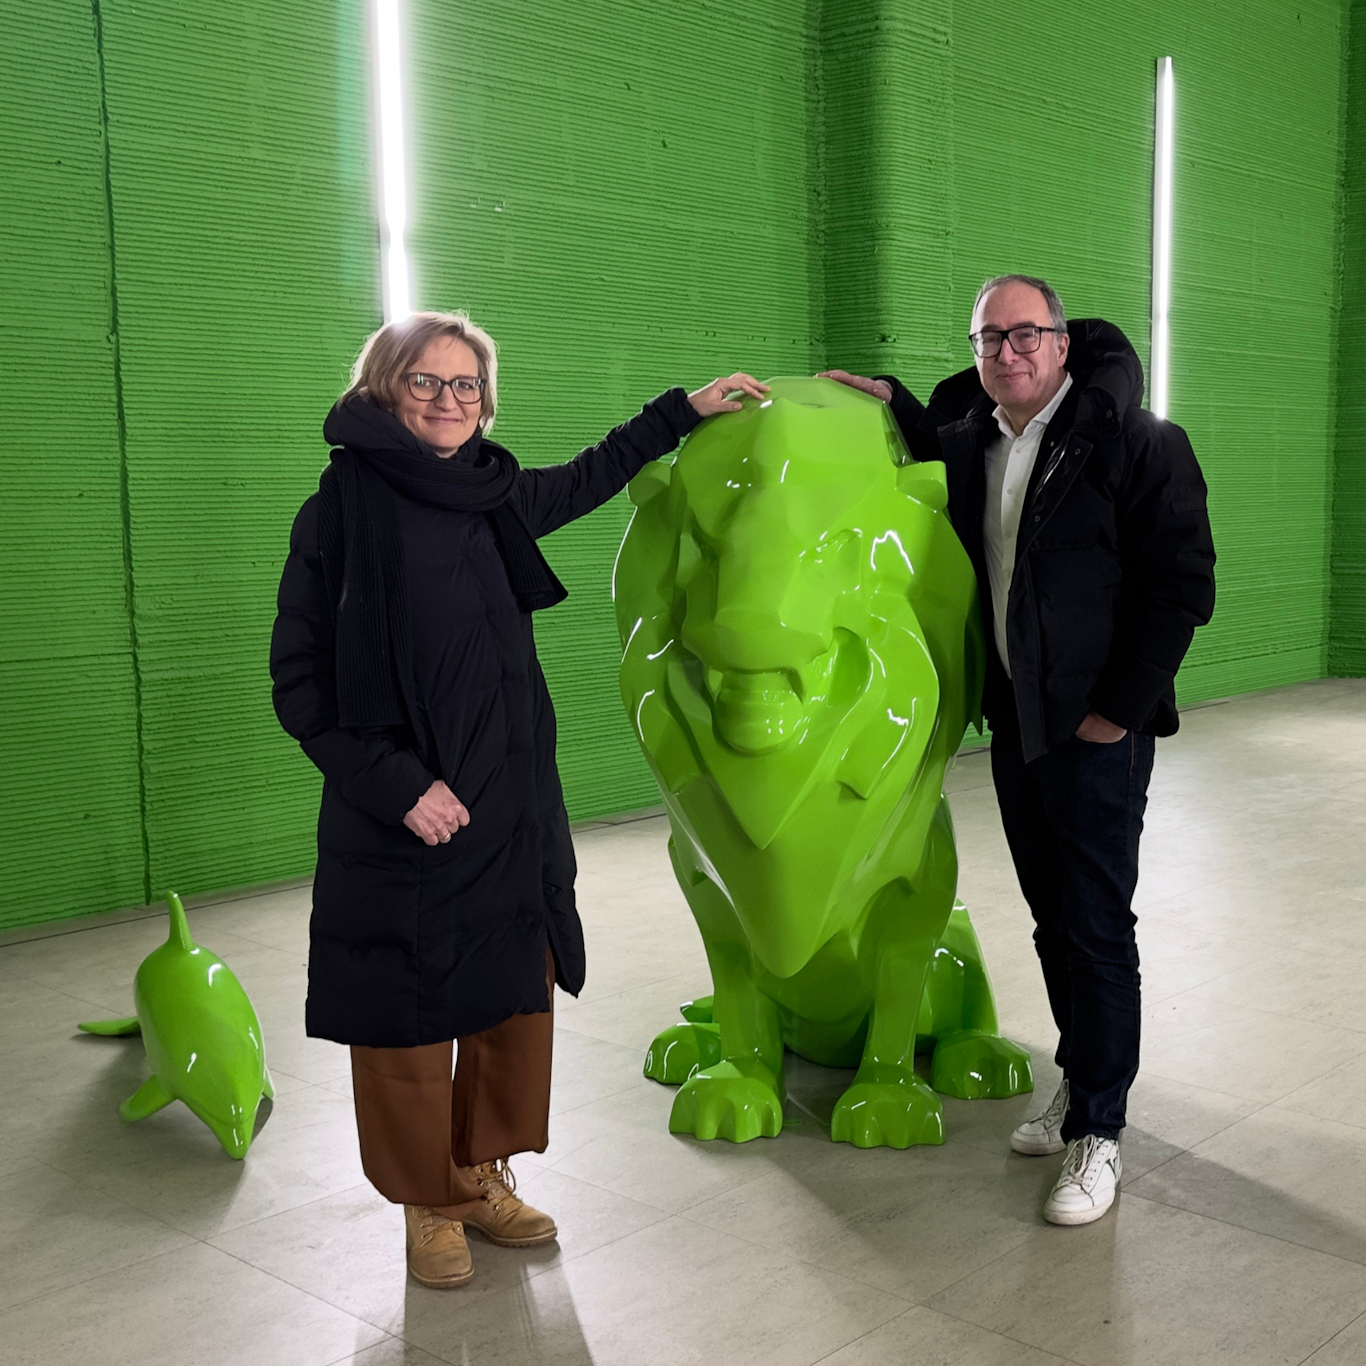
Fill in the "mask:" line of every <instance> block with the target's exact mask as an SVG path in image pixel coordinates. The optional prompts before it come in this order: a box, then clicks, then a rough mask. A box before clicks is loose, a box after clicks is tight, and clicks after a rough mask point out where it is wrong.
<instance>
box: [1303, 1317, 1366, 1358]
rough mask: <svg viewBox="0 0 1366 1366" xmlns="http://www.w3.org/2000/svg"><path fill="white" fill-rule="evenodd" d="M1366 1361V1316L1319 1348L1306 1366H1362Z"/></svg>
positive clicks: (1350, 1324)
mask: <svg viewBox="0 0 1366 1366" xmlns="http://www.w3.org/2000/svg"><path fill="white" fill-rule="evenodd" d="M1363 1361H1366V1314H1363V1315H1362V1316H1361V1317H1360V1318H1359V1319H1357V1320H1356V1321H1355V1322H1353V1323H1349V1324H1348V1325H1347V1327H1346V1328H1344V1329H1343V1330H1342V1332H1340V1333H1337V1334H1335V1335H1334V1336H1333V1337H1332V1338H1330V1339H1329V1340H1328V1341H1327V1342H1325V1343H1324V1344H1323V1346H1322V1347H1320V1348H1319V1350H1318V1351H1317V1352H1315V1353H1314V1355H1313V1356H1311V1357H1310V1358H1309V1359H1308V1360H1307V1361H1305V1362H1304V1366H1361V1363H1362V1362H1363Z"/></svg>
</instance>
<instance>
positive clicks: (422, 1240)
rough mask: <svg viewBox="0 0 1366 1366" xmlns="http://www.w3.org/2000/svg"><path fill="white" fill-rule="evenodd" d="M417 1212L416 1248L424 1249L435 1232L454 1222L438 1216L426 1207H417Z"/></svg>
mask: <svg viewBox="0 0 1366 1366" xmlns="http://www.w3.org/2000/svg"><path fill="white" fill-rule="evenodd" d="M417 1210H418V1216H417V1230H418V1239H417V1246H418V1247H426V1246H427V1244H428V1243H430V1242H431V1241H432V1239H433V1238H434V1237H435V1236H436V1232H437V1230H438V1229H439V1228H441V1227H443V1226H444V1225H446V1224H449V1223H453V1222H454V1221H453V1220H451V1219H448V1218H446V1216H445V1215H444V1214H438V1213H437V1212H436V1211H435V1210H434V1209H432V1208H431V1207H430V1206H428V1205H419V1206H417Z"/></svg>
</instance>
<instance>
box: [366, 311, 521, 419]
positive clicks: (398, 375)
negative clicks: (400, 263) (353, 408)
mask: <svg viewBox="0 0 1366 1366" xmlns="http://www.w3.org/2000/svg"><path fill="white" fill-rule="evenodd" d="M437 337H458V338H459V339H460V340H461V341H463V342H464V343H465V344H466V345H467V346H468V347H469V348H470V350H471V351H473V352H474V356H475V359H476V361H478V363H479V374H480V375H481V376H482V378H483V380H484V393H483V401H482V402H481V403H480V405H479V428H480V430H481V431H485V432H486V431H488V429H489V428H490V427H492V426H493V418H494V414H495V413H496V412H497V411H498V348H497V347H496V346H495V345H494V342H493V338H492V337H490V336H489V334H488V333H487V332H485V331H484V329H483V328H482V327H476V326H475V325H474V324H473V323H472V322H471V321H470V319H469V314H467V313H410V314H409V315H408V316H407V317H406V318H404V319H402V321H399V322H391V323H385V324H384V326H383V327H381V328H380V329H379V330H378V331H377V332H372V333H371V334H370V335H369V336H368V337H367V338H366V339H365V345H364V346H362V347H361V349H360V355H359V356H357V357H356V363H355V365H353V366H352V367H351V387H350V388H349V389H348V390H347V391H346V392H345V393H344V394H343V395H342V398H344V399H347V398H350V397H351V396H352V395H353V394H359V395H360V396H361V397H362V398H368V399H370V400H371V401H372V402H374V403H378V404H379V406H380V407H381V408H383V409H385V411H386V412H390V413H392V412H393V411H394V409H395V407H396V406H397V403H398V396H399V390H400V386H401V385H402V383H403V376H404V375H405V374H407V373H408V372H409V371H410V370H411V369H412V368H413V366H414V365H416V364H417V359H418V357H419V356H420V355H421V354H422V353H423V352H424V351H425V350H426V349H427V345H428V343H429V342H432V341H435V340H436V338H437Z"/></svg>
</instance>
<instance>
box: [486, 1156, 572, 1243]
mask: <svg viewBox="0 0 1366 1366" xmlns="http://www.w3.org/2000/svg"><path fill="white" fill-rule="evenodd" d="M463 1170H464V1171H465V1172H466V1173H468V1175H469V1176H470V1177H472V1178H473V1179H474V1180H475V1181H477V1182H478V1183H479V1185H481V1186H482V1187H483V1188H484V1200H483V1203H482V1204H481V1205H479V1206H478V1207H477V1208H476V1209H475V1210H474V1212H473V1213H470V1214H467V1215H466V1216H465V1222H466V1223H467V1224H468V1225H469V1226H470V1227H471V1228H472V1229H477V1230H478V1231H479V1232H480V1233H482V1234H483V1235H484V1237H485V1238H487V1239H488V1240H489V1242H491V1243H497V1244H498V1246H499V1247H535V1246H536V1244H537V1243H548V1242H550V1241H551V1239H552V1238H554V1237H555V1236H556V1235H557V1234H558V1232H559V1230H558V1229H557V1228H556V1227H555V1221H554V1220H553V1219H552V1218H551V1217H550V1216H549V1215H548V1214H542V1213H541V1211H540V1210H538V1209H532V1208H531V1206H530V1205H528V1204H524V1203H523V1202H522V1201H521V1200H519V1199H518V1198H517V1197H516V1195H514V1194H513V1192H514V1191H515V1190H516V1189H517V1181H516V1178H515V1177H514V1176H513V1175H512V1169H511V1168H510V1167H509V1166H508V1164H507V1163H506V1162H505V1161H503V1160H501V1159H500V1160H499V1161H497V1162H481V1163H480V1164H479V1165H478V1166H477V1167H465V1168H464V1169H463Z"/></svg>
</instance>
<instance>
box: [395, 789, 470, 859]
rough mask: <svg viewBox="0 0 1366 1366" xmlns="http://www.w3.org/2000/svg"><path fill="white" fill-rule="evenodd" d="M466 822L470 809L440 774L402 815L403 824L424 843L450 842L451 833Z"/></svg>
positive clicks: (468, 820)
mask: <svg viewBox="0 0 1366 1366" xmlns="http://www.w3.org/2000/svg"><path fill="white" fill-rule="evenodd" d="M469 823H470V813H469V812H468V811H466V810H465V805H464V803H463V802H462V801H461V800H460V798H459V797H457V796H456V795H455V793H454V792H452V791H451V790H450V788H449V787H447V786H446V784H445V783H443V782H442V781H441V779H440V778H438V779H437V780H436V782H434V783H433V784H432V785H431V786H430V787H429V788H428V789H427V790H426V791H425V792H424V793H423V794H422V796H421V797H419V798H418V801H417V805H416V806H415V807H413V809H412V810H411V811H410V812H408V814H407V815H406V816H404V818H403V824H404V825H406V826H407V827H408V829H409V830H411V831H412V832H413V834H415V835H416V836H417V837H418V838H419V839H420V840H421V841H422V842H423V843H424V844H449V843H450V838H451V836H452V835H453V834H455V832H456V831H457V830H459V829H460V827H461V826H462V825H468V824H469Z"/></svg>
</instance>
